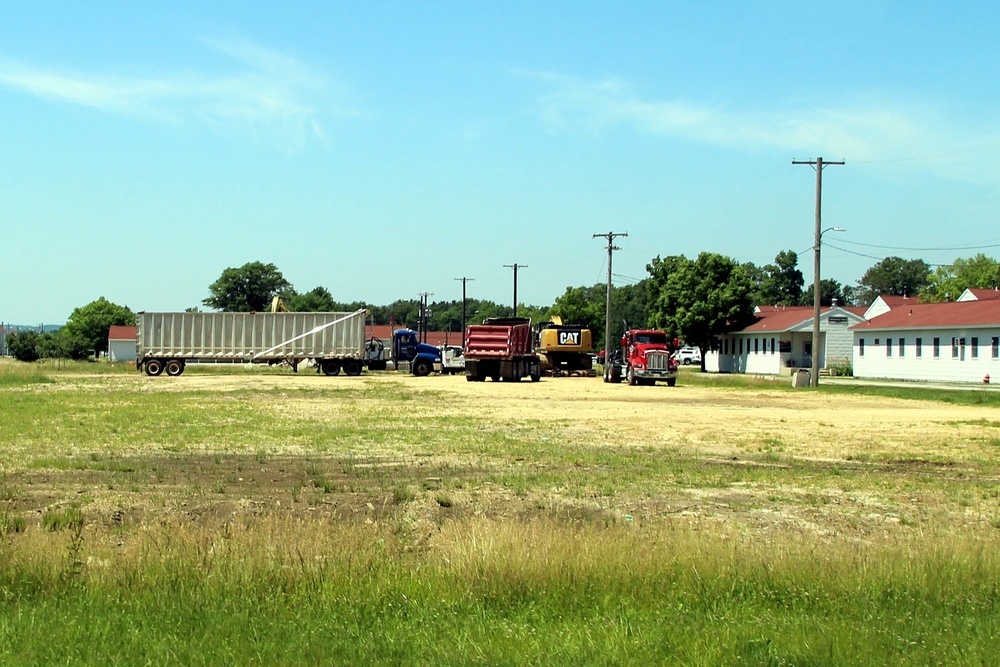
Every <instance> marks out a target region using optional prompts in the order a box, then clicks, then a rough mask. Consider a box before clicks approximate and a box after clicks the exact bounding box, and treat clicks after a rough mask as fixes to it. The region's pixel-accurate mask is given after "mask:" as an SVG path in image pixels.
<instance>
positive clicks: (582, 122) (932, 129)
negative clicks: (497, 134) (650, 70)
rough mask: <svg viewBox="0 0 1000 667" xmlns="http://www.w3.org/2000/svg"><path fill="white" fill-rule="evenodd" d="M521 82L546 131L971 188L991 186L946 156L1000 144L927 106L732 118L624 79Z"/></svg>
mask: <svg viewBox="0 0 1000 667" xmlns="http://www.w3.org/2000/svg"><path fill="white" fill-rule="evenodd" d="M517 74H519V75H521V76H524V77H528V78H532V79H535V80H537V81H540V82H542V83H544V84H545V85H546V87H547V88H548V90H547V92H545V93H543V94H541V95H540V97H539V98H538V112H539V114H540V116H541V117H542V118H543V119H544V120H545V121H546V122H547V123H550V124H551V125H553V126H558V127H563V128H567V129H573V128H576V129H580V128H585V129H588V130H594V131H600V130H604V129H609V128H613V127H621V126H630V127H633V128H635V129H636V130H637V131H640V132H645V133H648V134H651V135H660V136H664V137H675V138H680V139H684V140H688V141H693V142H701V143H706V144H713V145H718V146H726V147H732V148H739V149H743V150H749V151H758V150H775V149H778V150H782V151H785V152H787V153H788V154H789V155H790V156H793V157H794V156H800V157H809V156H814V155H826V156H828V157H829V158H830V159H839V158H842V157H843V158H846V159H848V160H849V161H854V162H882V161H886V162H888V161H907V162H911V163H912V164H913V165H914V166H919V167H920V168H922V169H924V170H926V171H931V172H935V173H937V174H938V175H941V176H945V177H948V178H954V179H959V180H967V181H969V182H984V178H983V176H982V174H980V173H976V171H975V170H973V169H967V168H965V167H964V166H959V165H957V164H956V161H955V160H943V159H941V158H942V156H946V155H953V156H954V155H956V154H961V153H965V154H966V157H968V154H969V153H970V152H981V151H984V150H986V149H995V148H996V146H997V145H998V144H1000V129H998V128H993V129H986V130H983V129H982V128H978V129H977V128H972V127H961V126H956V125H954V124H951V123H949V122H948V121H946V120H942V114H939V113H937V112H935V111H934V110H933V109H929V108H927V107H926V106H913V105H911V106H904V105H902V104H898V105H893V104H886V103H883V102H882V101H878V100H876V101H865V102H853V103H846V104H844V105H843V106H839V107H838V106H836V105H831V104H829V103H824V105H823V106H817V107H801V106H800V107H797V108H795V107H791V106H789V105H787V104H786V105H785V107H784V108H782V109H780V110H764V111H761V110H756V111H750V110H732V109H728V108H725V107H720V106H713V105H710V104H700V103H697V102H692V101H687V100H648V99H643V98H642V97H641V96H639V95H638V94H636V93H635V92H634V91H633V90H632V88H631V87H630V86H629V85H628V84H627V83H626V82H624V81H621V80H618V79H603V80H583V79H578V78H573V77H567V76H563V75H559V74H553V73H550V72H531V71H523V70H518V71H517ZM967 162H968V160H965V163H967ZM963 164H964V163H963ZM985 180H988V181H990V182H992V181H993V179H992V178H989V179H985Z"/></svg>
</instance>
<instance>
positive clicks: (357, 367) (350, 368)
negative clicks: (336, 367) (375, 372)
mask: <svg viewBox="0 0 1000 667" xmlns="http://www.w3.org/2000/svg"><path fill="white" fill-rule="evenodd" d="M344 374H345V375H351V376H354V375H361V362H360V361H358V360H357V359H348V360H347V361H345V362H344Z"/></svg>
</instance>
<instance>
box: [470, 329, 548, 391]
mask: <svg viewBox="0 0 1000 667" xmlns="http://www.w3.org/2000/svg"><path fill="white" fill-rule="evenodd" d="M487 377H488V378H490V379H492V380H493V381H494V382H498V381H499V380H500V379H501V378H502V379H503V380H504V381H505V382H518V381H519V380H520V379H521V378H524V377H530V378H531V381H532V382H538V380H539V378H541V377H542V365H541V361H540V360H539V358H538V354H536V353H535V348H534V337H533V336H532V331H531V319H529V318H526V317H498V318H490V319H486V320H484V321H483V323H482V324H472V325H470V326H469V327H467V328H466V330H465V379H466V380H468V381H469V382H483V381H484V380H486V378H487Z"/></svg>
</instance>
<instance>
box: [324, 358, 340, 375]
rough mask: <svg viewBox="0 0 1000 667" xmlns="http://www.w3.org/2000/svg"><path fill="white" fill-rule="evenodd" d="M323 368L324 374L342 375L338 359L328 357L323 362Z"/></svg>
mask: <svg viewBox="0 0 1000 667" xmlns="http://www.w3.org/2000/svg"><path fill="white" fill-rule="evenodd" d="M322 368H323V374H324V375H329V376H334V375H340V362H339V361H337V360H336V359H327V360H326V361H324V362H323V366H322Z"/></svg>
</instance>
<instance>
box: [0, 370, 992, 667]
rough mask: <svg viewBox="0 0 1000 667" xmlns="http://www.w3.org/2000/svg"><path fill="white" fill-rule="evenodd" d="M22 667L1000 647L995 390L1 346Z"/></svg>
mask: <svg viewBox="0 0 1000 667" xmlns="http://www.w3.org/2000/svg"><path fill="white" fill-rule="evenodd" d="M0 415H2V418H0V534H2V542H0V604H2V607H3V613H2V614H0V662H2V663H3V664H5V665H7V664H10V665H16V664H25V665H36V664H52V663H61V664H101V665H107V664H122V665H133V664H178V665H198V664H205V665H214V664H260V665H272V664H289V665H294V664H303V665H306V664H310V665H311V664H417V665H440V664H445V665H448V664H453V665H468V664H489V665H493V664H512V665H520V664H609V665H611V664H613V665H620V664H641V665H648V664H682V665H761V664H764V665H784V664H789V665H831V664H852V665H869V664H871V665H885V664H894V665H926V664H956V665H974V664H984V665H985V664H990V665H992V664H995V662H996V657H995V656H996V655H1000V550H998V547H1000V486H998V483H997V482H998V479H1000V394H997V393H993V392H989V391H946V390H924V389H921V388H918V387H913V388H909V387H908V388H898V387H892V388H889V387H846V386H835V385H833V383H831V384H830V386H827V385H824V386H822V387H821V388H820V390H818V391H814V390H801V389H800V390H792V389H791V388H790V387H788V386H786V383H780V384H779V383H775V382H769V381H761V380H753V379H749V378H736V377H728V378H718V377H703V376H701V375H700V374H697V373H690V372H685V373H684V374H683V376H682V378H681V381H680V382H679V383H678V386H677V387H675V388H667V387H663V386H660V387H627V386H624V385H614V386H612V385H605V384H604V383H602V382H601V381H600V379H582V378H561V379H545V380H543V381H542V382H540V383H537V384H534V383H521V384H506V383H498V384H494V383H489V382H487V383H484V384H480V383H467V382H465V381H464V379H462V378H445V377H430V378H413V377H411V376H407V375H396V374H393V373H382V374H372V375H364V376H361V377H357V378H346V377H337V378H326V377H320V376H316V375H314V374H311V373H300V374H292V373H290V372H289V371H287V370H285V369H267V368H255V369H252V370H246V369H237V368H222V369H219V368H205V369H202V368H193V367H191V368H189V370H188V371H187V372H185V374H184V375H183V376H181V377H180V378H165V377H161V378H148V377H145V376H142V375H139V374H137V373H135V371H134V370H132V371H129V370H128V369H122V368H116V367H112V366H108V365H97V364H81V365H75V364H60V365H50V366H46V365H20V364H14V363H12V362H9V361H6V360H0Z"/></svg>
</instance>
